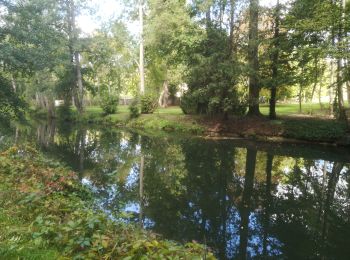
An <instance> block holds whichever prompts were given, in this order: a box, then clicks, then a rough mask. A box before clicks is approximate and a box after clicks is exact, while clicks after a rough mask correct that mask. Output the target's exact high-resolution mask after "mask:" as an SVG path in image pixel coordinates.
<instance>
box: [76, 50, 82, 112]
mask: <svg viewBox="0 0 350 260" xmlns="http://www.w3.org/2000/svg"><path fill="white" fill-rule="evenodd" d="M74 59H75V69H76V79H77V85H78V91H77V92H78V93H77V102H78V104H77V109H78V112H79V114H82V113H83V111H84V86H83V77H82V75H81V66H80V55H79V52H77V51H75V53H74Z"/></svg>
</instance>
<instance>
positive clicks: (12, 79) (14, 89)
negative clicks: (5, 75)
mask: <svg viewBox="0 0 350 260" xmlns="http://www.w3.org/2000/svg"><path fill="white" fill-rule="evenodd" d="M11 83H12V88H13V92H15V93H16V92H17V84H16V81H15V78H14V77H13V75H11Z"/></svg>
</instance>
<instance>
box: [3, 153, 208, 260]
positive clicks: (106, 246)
mask: <svg viewBox="0 0 350 260" xmlns="http://www.w3.org/2000/svg"><path fill="white" fill-rule="evenodd" d="M76 176H77V175H76V174H75V173H74V172H72V171H70V170H69V169H67V168H65V167H62V166H61V165H60V164H58V163H57V162H54V161H51V160H48V159H47V158H45V157H43V156H42V155H41V154H39V153H38V152H37V151H36V150H34V149H32V148H30V147H25V148H17V147H14V148H11V149H9V150H7V151H6V152H3V153H1V154H0V259H45V260H46V259H72V258H74V259H141V258H142V259H146V258H147V259H201V258H204V257H206V258H207V259H214V257H213V256H212V255H211V254H210V253H208V252H207V251H206V250H205V248H204V247H203V246H201V245H199V244H196V243H189V244H186V245H184V246H181V245H178V244H176V243H174V242H171V241H166V240H162V239H161V238H159V237H158V236H156V235H155V234H152V233H149V232H147V231H143V230H141V229H140V228H137V227H135V226H133V225H130V224H124V223H120V222H115V221H114V222H113V221H111V220H110V219H108V217H107V216H106V215H105V214H104V213H101V212H96V211H95V210H93V200H92V197H91V193H90V192H89V190H87V189H85V188H84V187H83V186H82V185H81V184H80V182H79V180H78V179H77V177H76Z"/></svg>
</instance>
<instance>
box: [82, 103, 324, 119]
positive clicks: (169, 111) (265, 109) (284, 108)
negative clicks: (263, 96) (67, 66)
mask: <svg viewBox="0 0 350 260" xmlns="http://www.w3.org/2000/svg"><path fill="white" fill-rule="evenodd" d="M328 108H329V104H323V110H321V108H320V104H318V103H312V104H311V103H310V104H303V105H302V114H307V115H310V114H311V115H327V114H328V112H329V110H328ZM260 111H261V113H262V114H263V115H268V114H269V106H268V105H267V104H263V105H260ZM276 111H277V115H280V116H287V115H296V114H299V104H277V106H276ZM86 112H87V114H89V115H92V116H101V115H102V114H103V112H102V109H101V107H99V106H90V107H87V108H86ZM128 113H129V109H128V106H125V105H122V106H118V112H117V113H116V114H115V115H112V116H111V118H114V117H118V116H117V115H118V114H128ZM154 114H159V115H182V114H183V112H182V110H181V108H180V107H179V106H171V107H167V108H158V109H157V110H156V112H155V113H154Z"/></svg>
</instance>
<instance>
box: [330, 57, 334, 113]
mask: <svg viewBox="0 0 350 260" xmlns="http://www.w3.org/2000/svg"><path fill="white" fill-rule="evenodd" d="M334 83H335V80H334V61H333V59H332V60H331V85H330V87H329V114H330V115H331V116H333V114H334V107H333V102H334V95H333V87H334Z"/></svg>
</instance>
